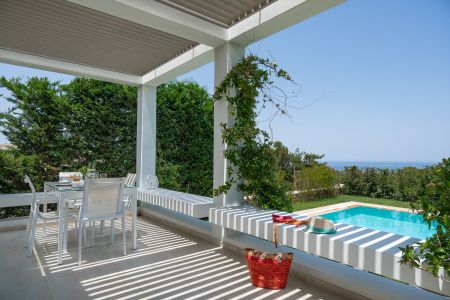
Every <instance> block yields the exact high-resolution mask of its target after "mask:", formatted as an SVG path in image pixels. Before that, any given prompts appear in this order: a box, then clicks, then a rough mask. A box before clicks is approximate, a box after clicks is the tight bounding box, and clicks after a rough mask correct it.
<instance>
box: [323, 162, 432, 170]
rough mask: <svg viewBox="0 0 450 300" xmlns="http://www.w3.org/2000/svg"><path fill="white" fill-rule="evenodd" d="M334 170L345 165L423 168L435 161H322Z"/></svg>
mask: <svg viewBox="0 0 450 300" xmlns="http://www.w3.org/2000/svg"><path fill="white" fill-rule="evenodd" d="M324 162H326V163H327V165H328V166H329V167H331V168H333V169H336V170H339V171H341V170H344V168H345V167H350V166H357V167H358V168H378V169H390V170H395V169H401V168H404V167H416V168H418V169H423V168H426V167H428V166H432V165H435V164H437V162H404V161H402V162H395V161H324Z"/></svg>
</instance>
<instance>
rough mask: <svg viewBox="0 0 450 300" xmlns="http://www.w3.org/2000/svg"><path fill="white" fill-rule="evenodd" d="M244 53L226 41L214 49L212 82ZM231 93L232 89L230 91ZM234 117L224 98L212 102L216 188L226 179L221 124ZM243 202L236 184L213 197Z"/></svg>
mask: <svg viewBox="0 0 450 300" xmlns="http://www.w3.org/2000/svg"><path fill="white" fill-rule="evenodd" d="M244 55H245V47H243V46H237V45H234V44H231V43H226V44H224V45H222V46H220V47H217V48H215V49H214V60H215V62H214V84H215V86H217V85H218V84H220V82H221V81H222V80H223V78H224V77H225V75H226V74H227V73H228V72H229V71H230V70H231V68H232V67H233V66H234V65H235V64H236V63H237V62H238V61H239V60H240V59H241V58H242V57H243V56H244ZM230 93H233V91H230ZM233 122H234V118H233V116H232V115H231V112H230V108H229V106H228V103H227V101H226V100H223V101H218V102H215V103H214V178H213V186H214V188H217V187H219V186H221V185H223V184H224V183H225V182H226V180H227V177H228V176H227V168H228V166H229V162H228V161H227V160H226V159H225V158H224V156H223V151H224V150H225V149H226V145H224V144H223V143H222V127H221V124H228V126H232V125H233ZM243 202H244V195H243V193H242V192H238V191H237V189H236V185H234V186H232V187H231V189H230V190H229V192H228V193H227V194H226V195H221V196H216V197H214V205H215V206H216V207H220V206H230V205H240V204H243Z"/></svg>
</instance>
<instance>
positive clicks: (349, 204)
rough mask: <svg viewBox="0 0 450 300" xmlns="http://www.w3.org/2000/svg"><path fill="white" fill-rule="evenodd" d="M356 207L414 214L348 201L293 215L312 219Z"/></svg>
mask: <svg viewBox="0 0 450 300" xmlns="http://www.w3.org/2000/svg"><path fill="white" fill-rule="evenodd" d="M357 206H366V207H374V208H382V209H388V210H396V211H403V212H409V213H414V212H413V211H412V210H411V209H408V208H402V207H395V206H388V205H379V204H371V203H364V202H358V201H348V202H343V203H339V204H333V205H327V206H321V207H316V208H311V209H305V210H299V211H295V212H294V213H295V214H299V215H303V216H309V217H313V216H318V215H323V214H326V213H330V212H333V211H338V210H343V209H347V208H353V207H357Z"/></svg>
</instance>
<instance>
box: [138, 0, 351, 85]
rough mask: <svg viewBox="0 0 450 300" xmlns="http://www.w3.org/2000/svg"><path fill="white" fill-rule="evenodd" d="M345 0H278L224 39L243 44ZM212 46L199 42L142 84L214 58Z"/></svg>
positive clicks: (159, 80) (154, 82)
mask: <svg viewBox="0 0 450 300" xmlns="http://www.w3.org/2000/svg"><path fill="white" fill-rule="evenodd" d="M344 1H345V0H277V1H275V2H273V3H271V4H270V5H268V6H267V7H265V8H263V9H262V10H261V11H260V12H257V13H255V14H254V15H252V16H249V17H248V18H246V19H244V20H242V21H241V22H239V23H237V24H236V25H233V26H232V27H230V28H229V29H228V30H227V40H229V41H231V42H233V43H235V44H238V45H242V46H247V45H249V44H251V43H253V42H256V41H258V40H260V39H263V38H265V37H267V36H270V35H272V34H274V33H276V32H278V31H281V30H283V29H285V28H288V27H290V26H292V25H295V24H297V23H299V22H302V21H303V20H306V19H308V18H310V17H312V16H314V15H316V14H318V13H320V12H322V11H325V10H327V9H329V8H332V7H334V6H336V5H338V4H340V3H342V2H344ZM213 50H214V49H213V48H211V47H208V46H206V45H199V46H197V47H195V48H194V49H192V50H190V51H188V52H186V53H183V54H182V55H180V56H178V57H176V58H174V59H173V60H171V61H169V62H167V63H165V64H164V65H162V66H161V67H159V68H157V69H155V70H153V71H151V72H149V73H147V74H146V75H144V76H143V78H142V82H143V83H144V84H150V85H158V84H162V83H164V82H167V81H169V80H172V79H174V78H176V77H178V76H180V75H182V74H184V73H186V72H189V71H191V70H193V69H195V68H198V67H200V66H202V65H204V64H206V63H208V62H211V61H212V60H214V51H213Z"/></svg>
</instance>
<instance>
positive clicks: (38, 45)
mask: <svg viewBox="0 0 450 300" xmlns="http://www.w3.org/2000/svg"><path fill="white" fill-rule="evenodd" d="M1 6H2V7H1V11H2V12H1V18H0V28H1V30H0V47H1V48H4V49H10V50H14V51H19V52H23V53H29V54H35V55H39V56H43V57H48V58H54V59H58V60H63V61H69V62H73V63H77V64H81V65H88V66H92V67H97V68H102V69H106V70H111V71H117V72H123V73H127V74H132V75H138V76H142V75H144V74H145V73H147V72H149V71H150V70H153V69H155V68H156V67H158V66H160V65H161V64H163V63H164V62H166V61H168V60H170V59H171V58H174V57H176V56H178V55H179V54H180V53H182V52H185V51H186V50H188V49H191V48H193V47H194V46H196V45H197V43H196V42H193V41H190V40H187V39H184V38H181V37H177V36H175V35H172V34H168V33H165V32H162V31H159V30H155V29H153V28H149V27H147V26H143V25H140V24H137V23H134V22H130V21H127V20H124V19H121V18H117V17H114V16H111V15H108V14H105V13H102V12H99V11H96V10H93V9H90V8H87V7H83V6H80V5H77V4H74V3H71V2H67V1H64V0H33V1H17V0H1ZM17 37H20V38H17Z"/></svg>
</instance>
